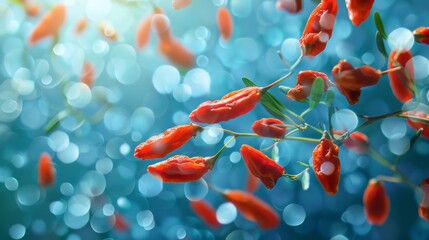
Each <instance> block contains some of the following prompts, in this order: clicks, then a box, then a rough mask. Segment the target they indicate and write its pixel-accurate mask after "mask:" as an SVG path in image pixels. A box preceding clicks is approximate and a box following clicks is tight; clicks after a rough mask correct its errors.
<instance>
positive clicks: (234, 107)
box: [189, 87, 262, 123]
mask: <svg viewBox="0 0 429 240" xmlns="http://www.w3.org/2000/svg"><path fill="white" fill-rule="evenodd" d="M261 95H262V94H261V90H260V88H258V87H246V88H243V89H240V90H237V91H234V92H230V93H228V94H227V95H225V96H224V97H223V98H222V99H220V100H215V101H207V102H203V103H201V104H200V105H199V106H198V108H197V109H195V110H194V111H192V112H191V114H190V115H189V118H190V119H191V120H192V121H195V122H202V123H218V122H222V121H228V120H230V119H233V118H236V117H239V116H241V115H244V114H246V113H248V112H250V111H251V110H252V109H253V108H254V107H255V106H256V104H257V103H258V102H259V100H260V99H261Z"/></svg>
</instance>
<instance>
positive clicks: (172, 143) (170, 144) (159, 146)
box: [134, 123, 203, 160]
mask: <svg viewBox="0 0 429 240" xmlns="http://www.w3.org/2000/svg"><path fill="white" fill-rule="evenodd" d="M202 130H203V128H202V127H200V126H198V125H196V124H193V123H190V124H188V125H180V126H176V127H173V128H169V129H167V130H166V131H165V132H164V133H161V134H159V135H156V136H153V137H151V138H149V139H148V140H146V141H145V142H143V143H140V144H139V145H138V146H137V147H136V148H135V150H134V156H135V157H136V158H140V159H141V160H146V159H153V158H162V157H165V156H166V155H167V154H169V153H171V152H172V151H174V150H176V149H178V148H180V147H181V146H183V145H184V144H185V143H187V142H188V141H189V140H190V139H191V138H192V137H193V136H196V135H197V134H198V133H199V132H201V131H202Z"/></svg>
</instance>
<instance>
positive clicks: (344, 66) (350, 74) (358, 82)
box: [332, 60, 381, 104]
mask: <svg viewBox="0 0 429 240" xmlns="http://www.w3.org/2000/svg"><path fill="white" fill-rule="evenodd" d="M332 76H333V78H334V81H335V84H336V86H337V88H338V91H340V93H342V94H343V95H344V96H345V97H346V98H347V101H348V102H349V103H350V104H355V103H357V102H358V101H359V98H360V94H361V88H363V87H368V86H372V85H375V84H377V83H378V80H379V79H380V77H381V72H380V71H379V70H375V69H374V68H372V67H370V66H366V65H365V66H362V67H359V68H354V67H353V66H352V65H351V64H350V63H348V62H346V61H345V60H340V61H339V63H338V64H337V65H336V66H335V67H334V68H333V69H332Z"/></svg>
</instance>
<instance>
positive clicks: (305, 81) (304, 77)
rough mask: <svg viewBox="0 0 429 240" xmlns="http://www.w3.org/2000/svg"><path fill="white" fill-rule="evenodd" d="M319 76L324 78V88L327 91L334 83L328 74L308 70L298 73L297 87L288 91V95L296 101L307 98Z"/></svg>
mask: <svg viewBox="0 0 429 240" xmlns="http://www.w3.org/2000/svg"><path fill="white" fill-rule="evenodd" d="M317 77H320V78H322V79H323V81H324V83H325V89H324V90H325V92H326V90H328V87H329V86H330V85H331V84H332V83H331V82H330V81H329V79H328V76H327V75H326V74H324V73H322V72H316V71H311V70H307V71H301V72H299V73H298V81H297V82H296V85H295V87H294V88H292V89H290V90H289V91H288V93H287V97H288V98H289V99H292V100H295V101H301V100H304V99H306V98H307V97H308V96H309V95H310V92H311V87H312V86H313V82H314V80H316V78H317Z"/></svg>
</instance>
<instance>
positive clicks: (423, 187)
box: [419, 177, 429, 222]
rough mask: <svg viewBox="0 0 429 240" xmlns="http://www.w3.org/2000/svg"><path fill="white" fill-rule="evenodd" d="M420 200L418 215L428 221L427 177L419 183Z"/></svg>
mask: <svg viewBox="0 0 429 240" xmlns="http://www.w3.org/2000/svg"><path fill="white" fill-rule="evenodd" d="M420 191H421V193H422V200H421V201H420V204H419V216H420V217H421V218H422V219H424V220H425V221H427V222H429V177H428V178H426V179H425V180H423V182H422V183H421V184H420Z"/></svg>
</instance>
